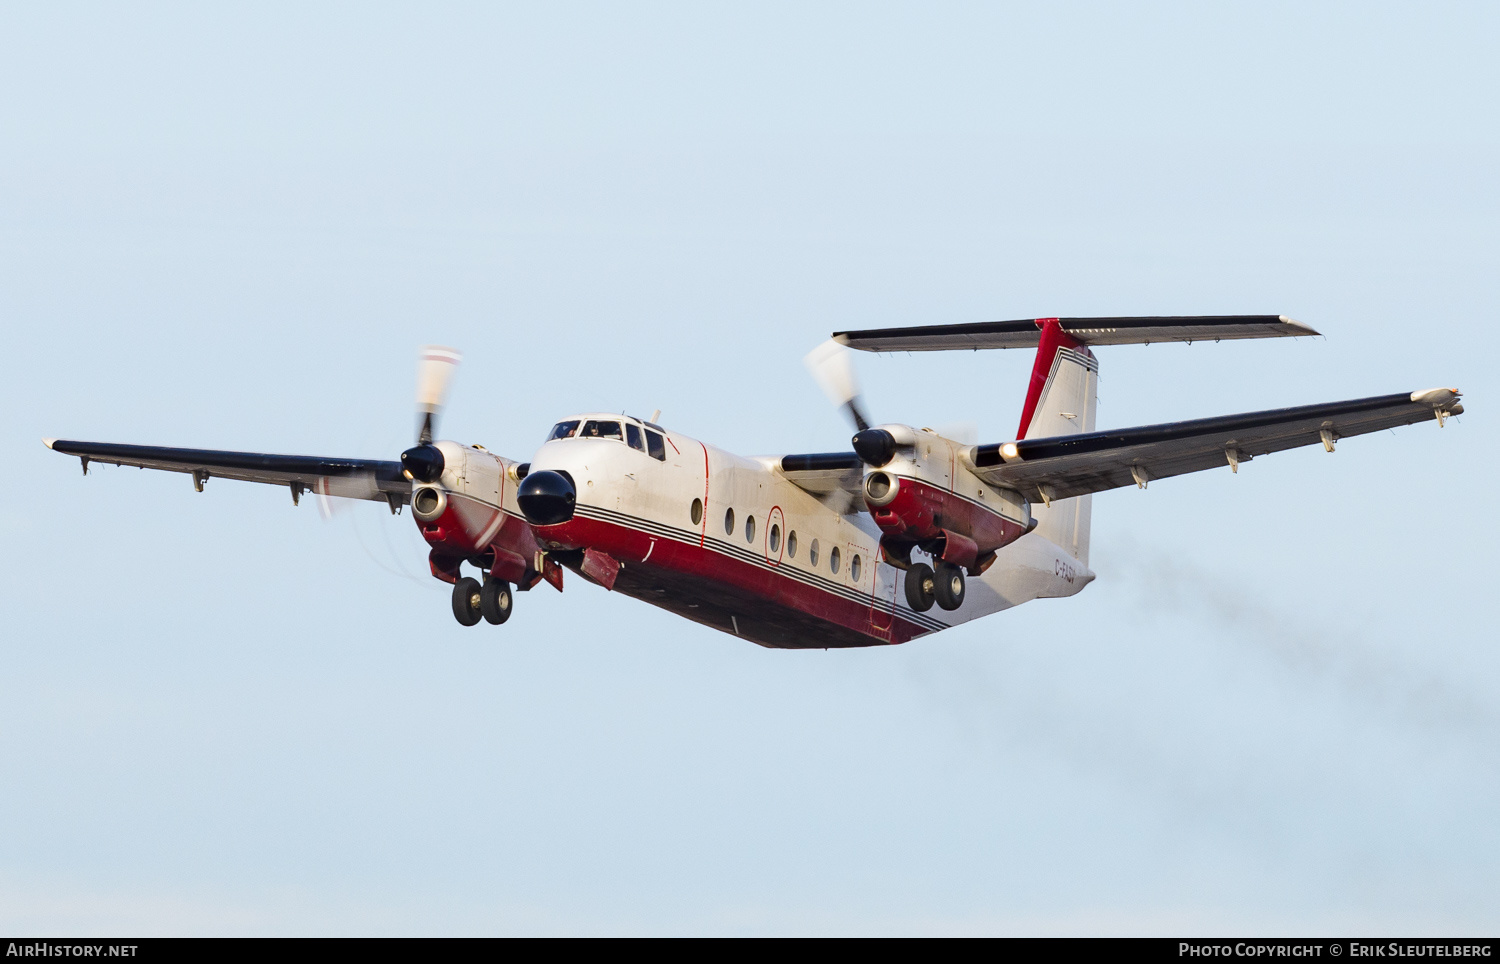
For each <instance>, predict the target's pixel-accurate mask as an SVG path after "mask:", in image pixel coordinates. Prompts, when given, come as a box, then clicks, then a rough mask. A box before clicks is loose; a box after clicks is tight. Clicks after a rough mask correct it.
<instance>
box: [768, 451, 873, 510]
mask: <svg viewBox="0 0 1500 964" xmlns="http://www.w3.org/2000/svg"><path fill="white" fill-rule="evenodd" d="M777 468H779V469H780V470H781V474H782V475H784V476H786V479H787V481H788V482H790V483H792V484H793V485H795V486H797V487H798V488H800V489H802V490H803V491H805V492H810V493H811V494H813V495H815V496H817V497H818V498H819V499H820V500H822V501H824V502H826V503H828V504H829V505H831V506H834V507H835V508H836V509H837V510H838V511H839V512H847V511H848V510H849V508H850V506H851V505H852V500H853V499H854V498H855V497H857V496H858V495H859V494H860V492H861V491H863V486H864V464H863V463H861V462H860V460H859V456H858V455H855V454H854V453H853V452H822V453H817V454H813V455H783V456H782V457H781V461H780V462H778V463H777Z"/></svg>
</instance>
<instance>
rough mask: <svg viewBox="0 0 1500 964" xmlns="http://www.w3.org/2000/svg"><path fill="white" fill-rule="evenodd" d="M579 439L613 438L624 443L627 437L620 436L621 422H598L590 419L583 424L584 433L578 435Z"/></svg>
mask: <svg viewBox="0 0 1500 964" xmlns="http://www.w3.org/2000/svg"><path fill="white" fill-rule="evenodd" d="M578 437H579V438H612V439H619V440H620V441H622V442H623V441H624V440H625V437H624V436H623V435H621V434H620V423H619V422H596V421H594V420H593V419H589V420H588V421H587V422H584V423H583V431H582V432H579V433H578Z"/></svg>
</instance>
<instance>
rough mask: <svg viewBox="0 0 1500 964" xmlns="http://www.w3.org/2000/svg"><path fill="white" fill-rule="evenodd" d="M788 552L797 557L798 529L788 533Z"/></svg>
mask: <svg viewBox="0 0 1500 964" xmlns="http://www.w3.org/2000/svg"><path fill="white" fill-rule="evenodd" d="M786 554H787V555H788V556H791V557H792V558H793V559H795V558H797V530H796V529H793V530H792V531H791V532H788V533H787V534H786Z"/></svg>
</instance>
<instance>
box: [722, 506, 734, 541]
mask: <svg viewBox="0 0 1500 964" xmlns="http://www.w3.org/2000/svg"><path fill="white" fill-rule="evenodd" d="M724 534H725V535H726V536H732V535H734V510H733V509H725V510H724Z"/></svg>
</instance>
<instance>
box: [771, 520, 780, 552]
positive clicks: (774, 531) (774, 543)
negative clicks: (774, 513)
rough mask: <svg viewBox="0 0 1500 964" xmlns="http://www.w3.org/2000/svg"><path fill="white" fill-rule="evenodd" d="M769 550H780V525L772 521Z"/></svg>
mask: <svg viewBox="0 0 1500 964" xmlns="http://www.w3.org/2000/svg"><path fill="white" fill-rule="evenodd" d="M771 551H772V552H780V551H781V526H779V525H776V524H774V523H773V524H772V525H771Z"/></svg>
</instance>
